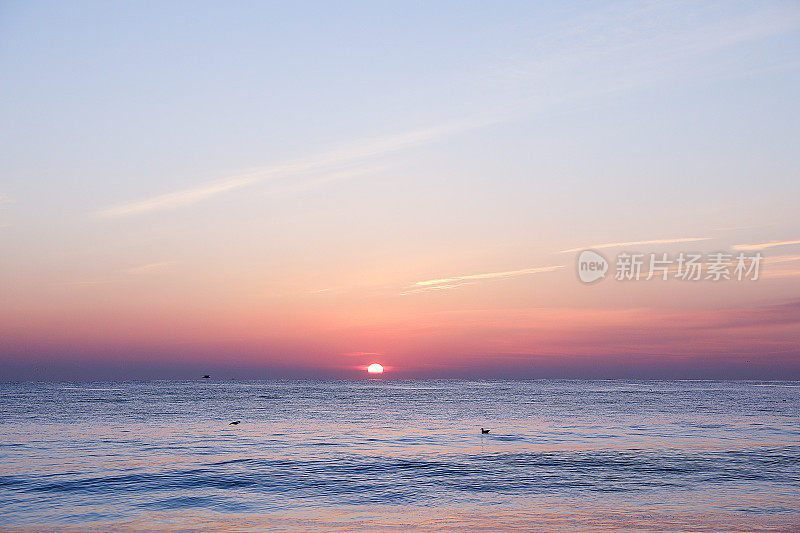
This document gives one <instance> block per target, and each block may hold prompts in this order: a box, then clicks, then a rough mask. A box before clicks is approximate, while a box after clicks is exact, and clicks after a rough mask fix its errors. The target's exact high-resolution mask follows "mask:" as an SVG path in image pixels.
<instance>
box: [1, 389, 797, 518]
mask: <svg viewBox="0 0 800 533" xmlns="http://www.w3.org/2000/svg"><path fill="white" fill-rule="evenodd" d="M798 392H800V383H798V382H756V381H750V382H741V381H736V382H719V381H566V380H565V381H558V380H543V381H397V380H390V379H375V380H362V381H215V380H213V379H212V380H196V381H179V382H176V381H151V382H102V383H101V382H93V383H5V384H0V393H2V397H1V398H0V530H2V531H43V530H45V531H353V530H356V531H750V532H752V531H792V530H794V531H797V530H800V399H799V397H798ZM236 420H240V421H241V422H240V423H239V424H237V425H231V424H230V422H232V421H236ZM481 427H484V428H487V429H490V433H488V434H485V435H484V434H482V433H481V431H480V429H481Z"/></svg>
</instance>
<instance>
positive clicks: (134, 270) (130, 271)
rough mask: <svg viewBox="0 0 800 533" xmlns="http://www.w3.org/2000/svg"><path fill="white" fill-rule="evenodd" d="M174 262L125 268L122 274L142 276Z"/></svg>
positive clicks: (160, 262)
mask: <svg viewBox="0 0 800 533" xmlns="http://www.w3.org/2000/svg"><path fill="white" fill-rule="evenodd" d="M174 263H175V261H159V262H158V263H148V264H146V265H141V266H136V267H132V268H126V269H125V270H124V272H125V273H126V274H144V273H145V272H151V271H153V270H156V269H159V268H163V267H165V266H169V265H172V264H174Z"/></svg>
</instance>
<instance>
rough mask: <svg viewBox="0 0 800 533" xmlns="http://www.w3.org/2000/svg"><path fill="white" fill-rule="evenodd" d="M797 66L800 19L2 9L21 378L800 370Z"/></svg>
mask: <svg viewBox="0 0 800 533" xmlns="http://www.w3.org/2000/svg"><path fill="white" fill-rule="evenodd" d="M798 51H800V5H799V4H797V3H796V2H706V3H697V2H609V3H606V2H585V3H584V2H574V3H561V2H492V3H489V2H444V1H443V2H435V3H427V2H426V3H422V2H341V3H339V2H337V3H313V2H309V3H294V2H286V3H268V2H235V3H230V2H180V1H175V2H164V3H143V2H91V1H86V2H39V1H33V2H27V1H26V2H22V1H8V0H7V1H5V2H2V3H0V79H2V83H0V246H2V249H3V255H2V260H0V380H4V381H8V380H28V379H52V380H92V379H161V378H163V379H193V378H196V377H198V376H199V375H202V374H212V375H213V376H214V377H215V378H217V377H218V378H311V379H316V378H360V377H366V373H365V368H366V365H368V364H370V363H373V362H378V363H381V364H383V365H384V366H385V368H386V372H385V374H384V376H385V377H386V378H486V379H493V378H646V379H651V378H652V379H673V378H675V379H707V378H713V379H800V214H798V213H800V211H798V206H797V204H798V198H800V178H799V177H798V169H800V150H798V149H797V146H799V145H800V133H799V132H798V124H800V100H798V98H797V95H798V94H800V56H799V55H798ZM584 249H592V250H595V251H596V252H598V253H600V254H601V255H602V256H603V257H604V258H606V259H607V260H608V262H609V263H610V267H609V271H608V273H607V275H606V277H605V279H601V280H599V281H597V282H594V283H590V284H589V283H583V282H581V280H580V279H579V276H578V272H577V256H578V254H579V252H580V251H582V250H584ZM622 253H627V254H636V253H642V254H645V256H644V257H645V258H648V257H649V256H648V255H647V254H650V253H653V254H656V255H657V256H658V257H661V256H662V254H668V257H669V258H671V259H674V258H676V257H677V256H678V255H679V254H681V253H684V254H689V253H698V254H700V255H702V257H703V258H704V259H701V262H704V266H705V268H706V269H707V268H709V264H708V263H710V262H711V260H710V259H709V256H710V254H713V253H725V254H731V255H732V256H736V254H739V253H744V254H748V257H751V256H753V254H756V253H760V254H761V255H762V256H763V260H762V261H761V262H760V263H759V265H760V270H759V276H758V279H756V280H753V279H745V280H737V279H731V280H725V279H722V280H719V281H714V280H713V279H705V278H703V279H700V280H697V281H687V280H681V279H677V278H676V277H674V274H675V273H676V272H675V268H677V267H675V266H673V270H670V271H669V276H668V279H667V280H663V279H661V278H660V277H656V278H655V279H651V280H645V279H640V280H635V279H633V280H617V279H614V277H615V269H616V265H617V263H618V261H617V260H618V258H619V254H622ZM704 275H705V271H704ZM644 277H646V276H643V278H644Z"/></svg>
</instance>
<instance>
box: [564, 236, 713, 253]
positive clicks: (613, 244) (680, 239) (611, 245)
mask: <svg viewBox="0 0 800 533" xmlns="http://www.w3.org/2000/svg"><path fill="white" fill-rule="evenodd" d="M710 239H711V237H678V238H676V239H652V240H649V241H629V242H606V243H603V244H590V245H589V246H582V247H580V248H570V249H568V250H561V251H560V252H559V253H562V254H565V253H570V252H580V251H582V250H586V249H593V250H596V249H598V248H617V247H620V248H622V247H628V246H639V245H642V244H675V243H679V242H699V241H708V240H710Z"/></svg>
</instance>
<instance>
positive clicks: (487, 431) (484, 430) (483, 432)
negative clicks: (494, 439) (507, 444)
mask: <svg viewBox="0 0 800 533" xmlns="http://www.w3.org/2000/svg"><path fill="white" fill-rule="evenodd" d="M487 433H489V430H488V429H483V428H481V435H486V434H487Z"/></svg>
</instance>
